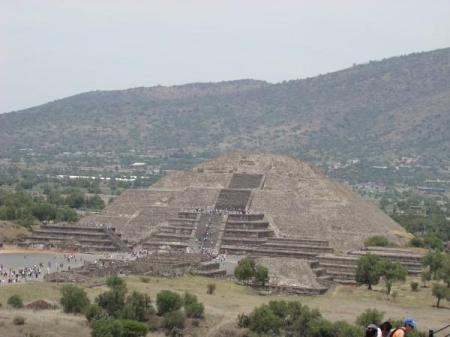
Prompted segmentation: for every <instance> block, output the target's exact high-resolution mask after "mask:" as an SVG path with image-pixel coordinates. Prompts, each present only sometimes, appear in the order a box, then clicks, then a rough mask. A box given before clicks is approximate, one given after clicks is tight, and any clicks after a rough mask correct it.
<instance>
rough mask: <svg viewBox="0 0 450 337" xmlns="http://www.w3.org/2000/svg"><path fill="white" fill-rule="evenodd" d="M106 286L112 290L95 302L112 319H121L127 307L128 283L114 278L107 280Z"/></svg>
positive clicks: (98, 297) (101, 295)
mask: <svg viewBox="0 0 450 337" xmlns="http://www.w3.org/2000/svg"><path fill="white" fill-rule="evenodd" d="M106 285H107V286H108V287H109V289H110V290H109V291H106V292H104V293H102V294H100V295H98V296H97V298H96V299H95V302H96V303H97V304H98V305H99V306H100V307H101V308H103V309H104V310H105V311H106V312H107V313H108V315H110V316H111V317H113V318H121V316H122V311H123V309H124V307H125V296H126V293H127V286H126V283H125V281H124V280H122V279H121V278H119V277H117V276H113V277H109V278H108V279H107V280H106Z"/></svg>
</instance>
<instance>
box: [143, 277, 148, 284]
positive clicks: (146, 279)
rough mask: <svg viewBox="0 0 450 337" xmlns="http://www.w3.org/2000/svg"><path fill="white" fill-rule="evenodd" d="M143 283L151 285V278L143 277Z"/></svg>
mask: <svg viewBox="0 0 450 337" xmlns="http://www.w3.org/2000/svg"><path fill="white" fill-rule="evenodd" d="M141 282H142V283H150V278H149V277H141Z"/></svg>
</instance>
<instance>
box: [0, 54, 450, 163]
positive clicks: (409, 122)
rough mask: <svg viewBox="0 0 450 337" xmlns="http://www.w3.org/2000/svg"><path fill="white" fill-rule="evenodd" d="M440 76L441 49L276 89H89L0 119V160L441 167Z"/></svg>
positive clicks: (235, 84)
mask: <svg viewBox="0 0 450 337" xmlns="http://www.w3.org/2000/svg"><path fill="white" fill-rule="evenodd" d="M449 78H450V48H447V49H441V50H436V51H431V52H424V53H415V54H411V55H407V56H399V57H393V58H389V59H385V60H382V61H376V62H374V61H371V62H369V63H366V64H362V65H355V66H353V67H351V68H348V69H344V70H342V71H338V72H333V73H329V74H326V75H320V76H317V77H313V78H307V79H302V80H292V81H287V82H282V83H278V84H269V83H266V82H262V81H254V80H240V81H231V82H220V83H196V84H187V85H182V86H173V87H162V86H158V87H152V88H134V89H128V90H120V91H93V92H88V93H83V94H79V95H75V96H72V97H67V98H64V99H60V100H57V101H54V102H50V103H47V104H44V105H41V106H37V107H33V108H30V109H26V110H22V111H16V112H11V113H6V114H2V115H0V156H1V157H8V158H9V157H14V156H17V153H20V151H19V150H20V149H22V151H23V149H30V148H32V149H33V150H32V151H33V152H34V153H36V154H45V155H50V156H52V155H55V154H60V153H63V152H69V153H77V152H82V153H114V154H120V153H128V152H130V151H134V152H136V153H160V154H161V153H162V154H163V155H164V154H165V153H170V152H171V151H180V150H181V151H183V152H185V153H194V154H201V155H207V156H211V155H212V154H216V153H217V152H222V151H225V150H228V149H230V148H242V149H264V150H268V151H278V152H285V153H289V154H292V155H295V156H299V157H302V158H304V159H307V160H318V159H321V160H326V159H330V160H331V159H339V160H342V159H346V158H355V157H364V158H366V159H373V160H379V161H389V160H392V159H393V158H398V157H401V156H407V157H414V158H418V160H419V162H421V163H424V164H426V165H431V164H439V165H442V164H446V163H448V162H449V161H450V159H449V156H448V153H449V151H450V132H449V130H450V81H449ZM24 94H26V93H24Z"/></svg>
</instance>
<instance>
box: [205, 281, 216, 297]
mask: <svg viewBox="0 0 450 337" xmlns="http://www.w3.org/2000/svg"><path fill="white" fill-rule="evenodd" d="M206 288H207V289H206V293H207V294H209V295H214V292H215V291H216V284H215V283H208V285H207V286H206Z"/></svg>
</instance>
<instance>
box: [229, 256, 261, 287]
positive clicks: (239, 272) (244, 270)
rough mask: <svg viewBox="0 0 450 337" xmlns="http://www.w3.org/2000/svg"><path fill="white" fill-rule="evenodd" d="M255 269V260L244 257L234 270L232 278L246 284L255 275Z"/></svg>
mask: <svg viewBox="0 0 450 337" xmlns="http://www.w3.org/2000/svg"><path fill="white" fill-rule="evenodd" d="M255 267H256V266H255V260H253V259H252V258H250V257H244V258H243V259H241V260H240V261H239V262H238V265H237V266H236V268H235V269H234V276H235V277H236V278H237V279H238V280H239V281H243V282H248V281H249V280H250V279H252V278H253V276H254V275H255Z"/></svg>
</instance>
